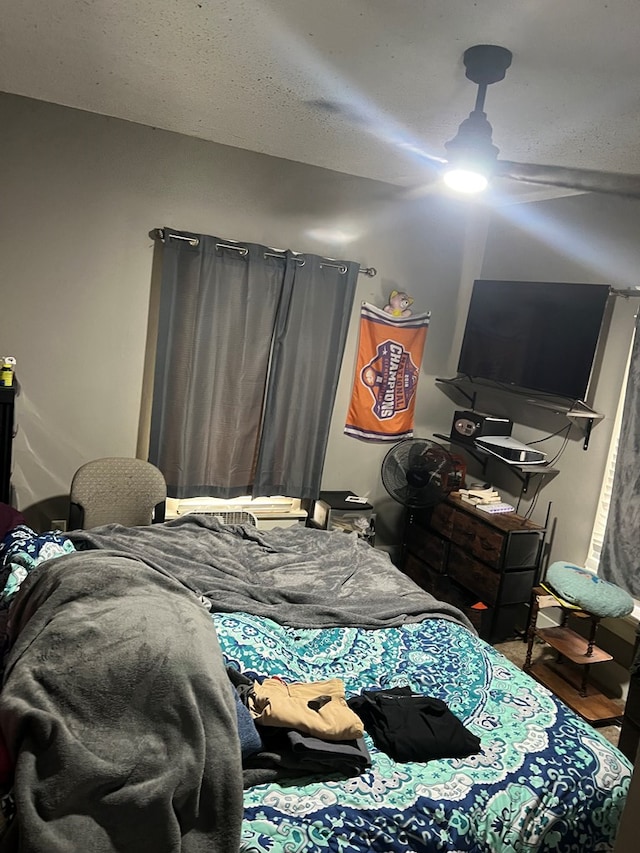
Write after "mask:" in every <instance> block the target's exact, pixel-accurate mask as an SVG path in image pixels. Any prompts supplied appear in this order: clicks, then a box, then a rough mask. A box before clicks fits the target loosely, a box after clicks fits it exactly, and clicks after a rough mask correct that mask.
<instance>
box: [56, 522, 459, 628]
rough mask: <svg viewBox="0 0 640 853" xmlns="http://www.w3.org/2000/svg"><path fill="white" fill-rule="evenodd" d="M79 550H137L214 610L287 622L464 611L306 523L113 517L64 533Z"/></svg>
mask: <svg viewBox="0 0 640 853" xmlns="http://www.w3.org/2000/svg"><path fill="white" fill-rule="evenodd" d="M69 537H70V538H71V540H72V541H73V543H74V544H75V546H76V548H107V549H111V550H114V551H118V552H121V553H123V554H130V555H134V556H140V557H144V559H145V560H146V561H147V562H149V563H150V564H151V565H154V566H157V567H158V568H161V569H164V570H166V571H167V572H170V573H171V574H172V575H174V576H175V577H176V578H178V579H179V580H181V581H182V582H183V583H185V584H187V585H188V586H189V587H191V588H192V589H194V590H196V591H197V592H198V593H200V594H202V595H204V596H206V597H207V598H209V599H210V601H211V603H212V608H213V610H218V611H222V612H228V613H231V612H237V611H244V612H247V613H252V614H254V615H256V616H266V617H268V618H270V619H273V620H274V621H275V622H279V623H280V624H282V625H290V626H292V627H294V628H326V627H331V626H345V627H347V626H348V627H356V628H388V627H393V626H397V625H402V624H404V623H405V622H419V621H421V620H423V619H428V618H442V619H449V620H452V621H456V622H459V623H461V624H463V625H465V626H466V627H468V628H470V629H471V630H473V628H472V627H471V624H470V623H469V622H468V620H467V619H466V617H465V616H463V614H462V613H461V612H460V611H459V610H457V609H456V608H455V607H452V606H451V605H449V604H446V603H444V602H441V601H438V600H436V599H435V598H434V597H433V596H432V595H429V593H427V592H424V591H423V590H421V589H420V588H419V587H418V586H416V584H415V583H414V582H413V581H412V580H411V579H410V578H408V577H406V575H404V574H402V572H400V571H399V570H398V569H397V568H396V567H395V566H394V565H393V564H392V563H391V560H390V559H389V557H388V555H387V554H386V553H384V552H382V551H378V550H376V549H375V548H372V547H371V546H370V545H367V544H366V542H364V541H363V540H362V539H359V538H358V537H357V535H356V534H355V533H353V534H347V533H342V532H328V531H324V530H313V529H311V528H305V527H295V528H276V529H274V530H270V531H259V530H257V529H256V528H254V527H250V526H241V525H223V524H220V522H218V521H217V520H216V519H215V518H212V517H210V516H202V515H186V516H182V517H180V518H177V519H175V520H174V521H169V522H167V523H165V524H154V525H151V526H149V527H133V528H127V527H122V526H120V525H116V524H109V525H105V526H104V527H97V528H93V529H92V530H77V531H74V532H72V533H70V534H69Z"/></svg>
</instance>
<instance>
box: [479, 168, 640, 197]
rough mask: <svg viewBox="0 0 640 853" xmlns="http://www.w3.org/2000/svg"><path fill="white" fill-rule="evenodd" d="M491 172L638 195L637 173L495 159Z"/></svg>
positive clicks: (552, 184) (639, 178)
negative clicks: (628, 173) (630, 173)
mask: <svg viewBox="0 0 640 853" xmlns="http://www.w3.org/2000/svg"><path fill="white" fill-rule="evenodd" d="M493 175H494V177H498V178H510V179H511V180H513V181H522V182H524V183H528V184H542V185H544V186H549V187H564V188H565V189H570V190H579V191H580V192H590V193H608V194H610V195H618V196H626V197H628V198H640V175H625V174H622V173H621V172H598V171H596V170H592V169H574V168H570V167H566V166H542V165H538V164H536V163H515V162H513V161H512V160H497V161H496V165H495V169H494V171H493Z"/></svg>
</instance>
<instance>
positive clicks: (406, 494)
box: [382, 438, 455, 508]
mask: <svg viewBox="0 0 640 853" xmlns="http://www.w3.org/2000/svg"><path fill="white" fill-rule="evenodd" d="M454 470H455V463H454V460H453V457H452V456H451V454H450V453H449V451H448V450H446V448H444V447H443V446H442V445H441V444H437V442H435V441H429V440H428V439H423V438H407V439H405V440H404V441H400V442H399V443H398V444H396V445H394V446H393V447H392V448H391V449H390V450H389V452H388V453H387V455H386V456H385V457H384V459H383V461H382V484H383V485H384V487H385V489H386V490H387V492H388V493H389V494H390V495H391V497H392V498H393V499H394V500H396V501H398V502H399V503H401V504H403V506H407V507H411V508H423V507H429V506H435V504H437V503H439V502H440V501H441V500H443V499H444V498H445V497H446V496H447V495H448V494H449V492H450V491H451V485H450V482H451V475H452V474H453V472H454Z"/></svg>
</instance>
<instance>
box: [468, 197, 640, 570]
mask: <svg viewBox="0 0 640 853" xmlns="http://www.w3.org/2000/svg"><path fill="white" fill-rule="evenodd" d="M639 223H640V206H639V205H638V203H637V202H635V201H630V200H626V199H615V198H608V197H605V196H596V195H590V196H573V197H570V198H562V199H554V200H552V201H546V202H538V203H536V204H532V205H521V206H511V207H505V208H503V210H502V211H501V213H500V215H495V216H494V217H493V220H492V223H491V227H490V228H489V233H488V239H487V243H486V247H485V254H484V262H483V266H482V277H483V278H487V279H491V278H495V279H507V280H511V279H518V280H530V281H575V282H595V283H598V282H604V283H608V284H611V285H612V286H613V287H614V288H618V289H627V288H630V287H633V286H635V285H636V284H637V283H638V277H637V270H638V269H640V247H639V246H638V241H637V232H638V225H639ZM611 302H612V307H613V316H612V318H611V322H610V326H609V328H608V331H607V332H606V333H605V335H604V338H603V341H602V344H603V345H602V350H601V362H600V364H599V366H598V368H597V369H596V371H595V372H594V376H593V378H592V383H591V385H592V388H591V391H592V400H591V402H592V405H593V408H594V409H596V410H597V411H598V412H599V413H601V414H602V415H604V419H603V420H602V421H599V422H597V423H596V425H595V426H594V429H593V432H592V434H591V438H590V441H589V448H588V450H586V451H585V450H583V449H582V446H583V440H582V438H583V433H582V430H581V429H580V428H578V427H576V428H573V429H572V431H571V434H570V441H569V443H568V445H567V448H566V450H565V451H564V453H563V455H562V457H561V458H560V459H559V460H558V462H557V465H556V467H558V468H559V469H560V474H558V475H557V476H556V477H555V478H553V479H549V480H544V481H543V486H542V489H541V490H540V494H539V498H538V505H537V507H536V514H535V516H534V517H536V518H537V520H541V519H543V518H544V513H545V512H546V508H547V506H548V504H549V502H551V504H552V506H551V528H552V531H551V543H550V544H551V549H550V553H549V560H569V561H571V562H574V563H578V564H581V563H582V562H583V561H584V560H585V559H586V556H587V550H588V545H589V539H590V534H591V527H592V524H593V519H594V517H595V512H596V506H597V502H598V499H599V495H600V483H601V480H602V476H603V472H604V466H605V464H606V459H607V452H608V447H609V442H610V439H611V430H612V427H613V419H614V417H615V414H616V407H617V404H618V400H619V397H620V392H621V386H622V377H623V374H624V369H625V365H626V359H627V356H628V352H629V345H630V342H631V338H632V335H633V326H634V314H635V312H636V311H637V310H638V306H639V304H640V300H638V299H622V298H619V297H618V298H615V299H613V300H611ZM494 402H495V404H494V405H493V409H496V408H502V407H504V409H503V410H502V411H499V412H495V413H496V414H503V413H504V414H508V415H509V416H510V417H512V418H513V420H514V429H513V435H514V437H515V438H518V439H519V440H521V441H525V442H527V441H532V440H536V439H539V438H542V437H544V436H545V435H546V434H549V433H552V432H555V431H556V430H558V429H561V428H562V427H564V426H565V425H566V423H567V421H566V420H565V419H564V416H563V415H554V414H551V413H547V414H543V413H542V412H541V411H540V410H537V409H536V408H535V407H532V406H528V405H522V404H520V403H519V402H518V401H517V400H514V399H509V398H507V397H502V398H501V399H500V400H496V401H493V400H492V401H491V403H492V404H493V403H494ZM537 447H538V448H539V449H542V450H545V451H546V452H547V453H548V456H549V457H551V456H553V455H555V453H556V451H557V450H559V449H560V447H561V438H560V437H556V438H554V439H551V440H549V441H548V442H545V443H544V444H539V445H537ZM491 475H492V476H494V477H495V480H496V482H497V483H499V484H500V485H502V486H504V488H505V489H510V490H511V492H512V494H513V495H514V497H517V493H518V489H519V483H518V482H516V481H515V479H514V478H513V475H511V474H510V473H509V472H505V471H504V469H502V470H500V471H499V470H498V469H496V467H495V466H493V467H492V468H491ZM539 481H540V480H539V478H538V477H536V478H534V479H533V481H532V483H531V486H530V496H533V495H534V494H535V489H536V487H537V485H538V483H539ZM528 505H529V500H523V502H522V504H521V506H522V507H523V508H524V507H527V506H528Z"/></svg>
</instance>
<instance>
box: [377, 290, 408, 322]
mask: <svg viewBox="0 0 640 853" xmlns="http://www.w3.org/2000/svg"><path fill="white" fill-rule="evenodd" d="M412 304H413V299H412V297H411V296H409V294H408V293H404V292H403V291H402V290H392V291H391V293H390V294H389V302H388V304H387V305H385V306H384V308H383V310H384V311H386V312H387V314H391V316H392V317H409V316H411V311H410V310H409V305H412Z"/></svg>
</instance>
